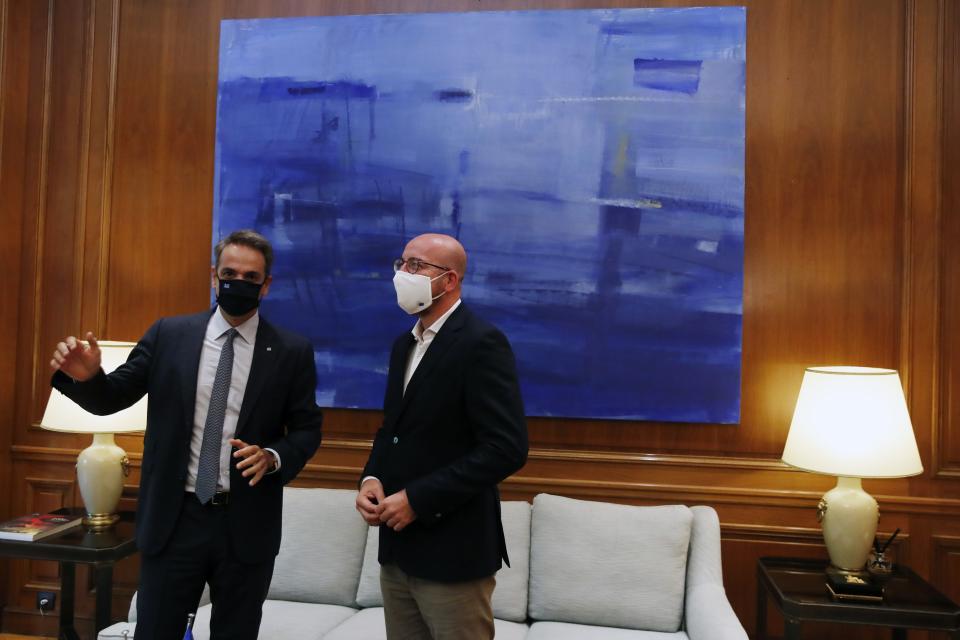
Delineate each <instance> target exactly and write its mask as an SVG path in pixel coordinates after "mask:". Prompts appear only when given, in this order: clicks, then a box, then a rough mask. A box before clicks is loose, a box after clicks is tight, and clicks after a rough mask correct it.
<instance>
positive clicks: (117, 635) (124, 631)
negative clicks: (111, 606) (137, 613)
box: [97, 622, 137, 640]
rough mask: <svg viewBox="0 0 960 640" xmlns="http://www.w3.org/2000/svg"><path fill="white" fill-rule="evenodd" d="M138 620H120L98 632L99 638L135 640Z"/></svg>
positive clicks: (105, 639)
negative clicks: (134, 634) (134, 633)
mask: <svg viewBox="0 0 960 640" xmlns="http://www.w3.org/2000/svg"><path fill="white" fill-rule="evenodd" d="M136 628H137V623H136V622H118V623H116V624H112V625H110V626H109V627H107V628H106V629H103V630H102V631H101V632H100V633H98V634H97V640H133V632H134V630H135V629H136Z"/></svg>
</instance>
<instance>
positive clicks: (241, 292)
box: [217, 278, 263, 317]
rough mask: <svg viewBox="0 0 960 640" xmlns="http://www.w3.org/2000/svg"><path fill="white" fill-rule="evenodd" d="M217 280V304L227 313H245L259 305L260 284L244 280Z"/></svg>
mask: <svg viewBox="0 0 960 640" xmlns="http://www.w3.org/2000/svg"><path fill="white" fill-rule="evenodd" d="M218 280H219V281H220V286H219V287H218V289H217V304H219V305H220V308H221V309H223V310H224V311H226V312H227V313H228V314H229V315H231V316H234V317H237V316H242V315H246V314H247V313H249V312H250V311H253V310H254V309H256V308H257V307H259V306H260V289H262V288H263V285H262V284H256V283H253V282H247V281H246V280H220V279H219V278H218Z"/></svg>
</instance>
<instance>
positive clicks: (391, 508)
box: [380, 489, 417, 531]
mask: <svg viewBox="0 0 960 640" xmlns="http://www.w3.org/2000/svg"><path fill="white" fill-rule="evenodd" d="M416 519H417V514H416V513H414V511H413V507H411V506H410V501H409V500H407V491H406V489H402V490H400V491H398V492H397V493H394V494H393V495H390V496H387V497H386V498H384V500H383V502H382V503H381V504H380V522H382V523H384V524H385V525H387V526H388V527H390V528H391V529H393V530H394V531H403V529H404V527H406V526H407V525H408V524H410V523H411V522H413V521H414V520H416Z"/></svg>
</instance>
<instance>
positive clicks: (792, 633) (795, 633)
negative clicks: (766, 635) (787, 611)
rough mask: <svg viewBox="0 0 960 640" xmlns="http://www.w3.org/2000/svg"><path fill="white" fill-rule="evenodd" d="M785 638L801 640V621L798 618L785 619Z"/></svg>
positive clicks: (787, 639)
mask: <svg viewBox="0 0 960 640" xmlns="http://www.w3.org/2000/svg"><path fill="white" fill-rule="evenodd" d="M783 628H784V636H783V637H784V640H800V621H799V620H797V619H796V618H787V617H784V619H783Z"/></svg>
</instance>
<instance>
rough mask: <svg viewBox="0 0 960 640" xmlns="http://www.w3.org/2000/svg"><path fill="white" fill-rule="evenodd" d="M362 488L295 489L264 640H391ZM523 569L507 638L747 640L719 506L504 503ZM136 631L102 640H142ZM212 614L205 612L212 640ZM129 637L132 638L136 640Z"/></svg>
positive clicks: (202, 638) (108, 633)
mask: <svg viewBox="0 0 960 640" xmlns="http://www.w3.org/2000/svg"><path fill="white" fill-rule="evenodd" d="M355 496H356V493H355V492H354V491H347V490H337V489H295V488H287V489H285V493H284V510H283V543H282V545H281V548H280V555H279V556H277V562H276V566H275V569H274V577H273V582H272V583H271V586H270V593H269V596H268V599H267V601H266V603H265V604H264V610H263V622H262V624H261V626H260V638H261V639H263V640H287V639H289V638H298V639H299V638H303V639H307V640H319V639H320V638H323V639H324V640H384V639H385V638H386V634H385V632H384V627H383V608H382V603H381V599H380V586H379V572H380V566H379V564H378V563H377V540H378V537H377V530H376V529H370V528H368V527H367V525H366V524H365V523H364V522H363V521H362V520H361V519H360V516H359V515H358V514H357V512H356V511H355V510H354V506H353V505H354V498H355ZM503 524H504V529H505V532H506V539H507V548H508V550H509V553H510V559H511V561H512V566H511V567H509V568H508V567H506V566H505V567H504V568H503V569H501V571H500V572H499V573H498V574H497V587H496V589H495V590H494V594H493V609H494V615H495V616H496V635H497V638H498V639H503V640H667V639H669V640H746V638H747V634H746V632H745V631H744V629H743V626H742V625H741V624H740V621H739V620H738V619H737V617H736V615H735V614H734V612H733V609H731V608H730V603H729V602H728V601H727V597H726V594H725V592H724V589H723V579H722V573H721V567H720V527H719V523H718V520H717V515H716V512H715V511H714V510H713V509H711V508H710V507H702V506H701V507H689V508H688V507H686V506H682V505H669V506H660V507H634V506H626V505H619V504H610V503H604V502H588V501H583V500H572V499H569V498H562V497H559V496H553V495H548V494H541V495H538V496H537V497H536V498H535V499H534V501H533V505H532V506H531V505H530V504H528V503H526V502H504V503H503ZM135 602H136V596H134V603H132V604H131V607H130V615H129V621H128V622H121V623H117V624H115V625H113V626H111V627H108V628H107V629H104V630H103V631H102V632H100V635H99V636H98V638H99V640H113V639H121V638H132V637H133V635H134V632H133V630H134V629H135V627H136V607H135ZM209 622H210V605H209V604H204V605H203V606H201V607H200V609H199V610H198V612H197V621H196V626H195V629H194V632H193V633H194V637H195V638H196V640H208V638H209V637H210V632H209ZM124 633H126V634H127V635H124Z"/></svg>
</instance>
